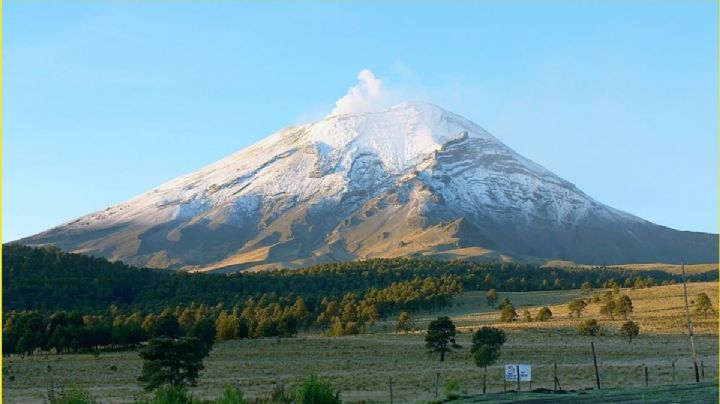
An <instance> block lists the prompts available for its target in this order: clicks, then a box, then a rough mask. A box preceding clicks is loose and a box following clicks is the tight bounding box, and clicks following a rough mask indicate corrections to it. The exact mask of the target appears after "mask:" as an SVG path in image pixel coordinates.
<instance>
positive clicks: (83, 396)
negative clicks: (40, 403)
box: [47, 386, 99, 404]
mask: <svg viewBox="0 0 720 404" xmlns="http://www.w3.org/2000/svg"><path fill="white" fill-rule="evenodd" d="M47 402H48V403H50V404H96V403H99V401H98V400H97V399H95V397H93V396H91V395H90V393H88V392H87V391H85V390H83V389H81V388H79V387H76V386H73V387H70V388H69V389H68V390H65V389H64V388H63V389H61V390H60V392H56V391H55V388H54V387H53V386H50V388H49V389H48V399H47Z"/></svg>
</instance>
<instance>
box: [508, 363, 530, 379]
mask: <svg viewBox="0 0 720 404" xmlns="http://www.w3.org/2000/svg"><path fill="white" fill-rule="evenodd" d="M518 369H519V370H520V381H521V382H529V381H532V366H530V365H505V381H508V382H516V381H517V379H518Z"/></svg>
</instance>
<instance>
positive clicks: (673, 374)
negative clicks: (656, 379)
mask: <svg viewBox="0 0 720 404" xmlns="http://www.w3.org/2000/svg"><path fill="white" fill-rule="evenodd" d="M672 377H673V378H672V381H673V383H675V359H673V361H672Z"/></svg>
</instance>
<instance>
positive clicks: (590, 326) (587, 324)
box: [577, 318, 601, 337]
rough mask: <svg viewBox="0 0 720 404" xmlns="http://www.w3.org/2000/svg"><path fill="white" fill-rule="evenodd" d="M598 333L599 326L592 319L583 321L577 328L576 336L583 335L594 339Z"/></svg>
mask: <svg viewBox="0 0 720 404" xmlns="http://www.w3.org/2000/svg"><path fill="white" fill-rule="evenodd" d="M600 331H601V329H600V325H599V324H598V322H597V320H595V319H593V318H589V319H587V320H584V321H583V322H582V323H580V324H578V326H577V333H578V335H583V336H586V337H594V336H597V335H600Z"/></svg>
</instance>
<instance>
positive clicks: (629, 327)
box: [620, 321, 640, 343]
mask: <svg viewBox="0 0 720 404" xmlns="http://www.w3.org/2000/svg"><path fill="white" fill-rule="evenodd" d="M620 334H622V336H624V337H625V338H627V339H628V343H630V342H632V340H633V338H635V337H637V336H638V335H639V334H640V327H638V325H637V324H635V322H634V321H626V322H625V323H624V324H623V325H622V327H621V328H620Z"/></svg>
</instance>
